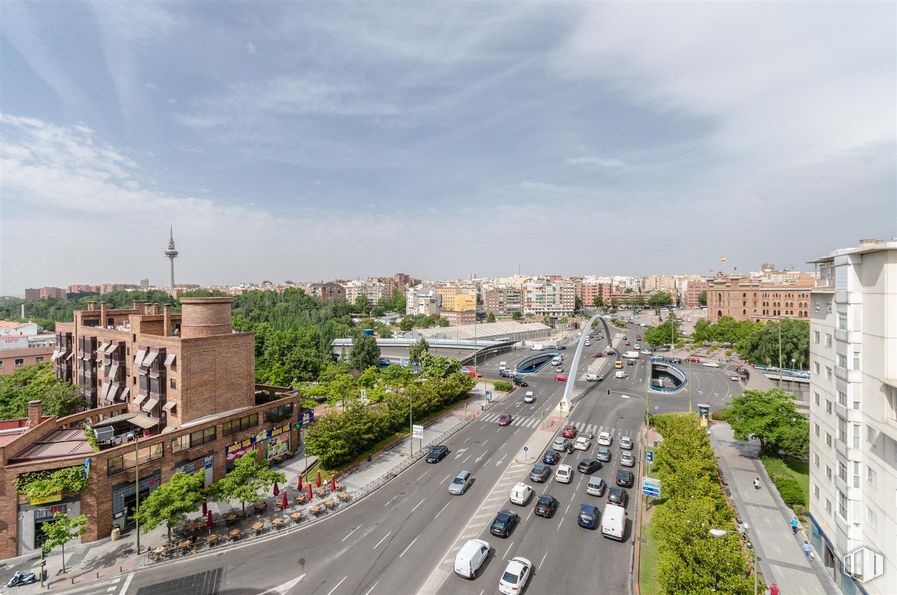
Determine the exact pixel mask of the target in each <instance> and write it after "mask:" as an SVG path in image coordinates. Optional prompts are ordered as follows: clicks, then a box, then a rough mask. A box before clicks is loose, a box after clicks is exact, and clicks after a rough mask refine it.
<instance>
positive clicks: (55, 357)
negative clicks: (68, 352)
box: [50, 349, 62, 362]
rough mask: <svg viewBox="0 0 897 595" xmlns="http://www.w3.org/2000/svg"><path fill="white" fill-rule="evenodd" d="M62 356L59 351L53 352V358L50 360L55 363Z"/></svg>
mask: <svg viewBox="0 0 897 595" xmlns="http://www.w3.org/2000/svg"><path fill="white" fill-rule="evenodd" d="M60 355H62V352H61V351H59V350H58V349H57V350H55V351H54V352H53V355H52V357H50V359H51V360H52V361H54V362H55V361H56V360H58V359H59V356H60Z"/></svg>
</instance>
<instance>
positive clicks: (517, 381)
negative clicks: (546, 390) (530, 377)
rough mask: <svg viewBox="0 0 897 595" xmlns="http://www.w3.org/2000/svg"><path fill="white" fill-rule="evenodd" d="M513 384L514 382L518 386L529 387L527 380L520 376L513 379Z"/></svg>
mask: <svg viewBox="0 0 897 595" xmlns="http://www.w3.org/2000/svg"><path fill="white" fill-rule="evenodd" d="M511 382H513V383H514V384H516V385H517V386H529V384H528V383H527V382H526V380H524V379H523V378H521V377H520V376H514V377H513V378H511Z"/></svg>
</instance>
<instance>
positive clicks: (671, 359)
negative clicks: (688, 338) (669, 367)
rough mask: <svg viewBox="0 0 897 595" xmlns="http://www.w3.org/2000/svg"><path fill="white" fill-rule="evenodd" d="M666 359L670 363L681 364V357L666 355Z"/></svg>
mask: <svg viewBox="0 0 897 595" xmlns="http://www.w3.org/2000/svg"><path fill="white" fill-rule="evenodd" d="M666 360H667V361H668V362H670V363H671V364H681V363H682V358H681V357H668V358H666Z"/></svg>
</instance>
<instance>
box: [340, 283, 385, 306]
mask: <svg viewBox="0 0 897 595" xmlns="http://www.w3.org/2000/svg"><path fill="white" fill-rule="evenodd" d="M343 288H344V289H345V290H346V301H348V302H349V303H355V300H357V299H358V296H360V295H363V296H365V297H366V298H367V300H368V304H376V303H377V302H379V301H380V300H381V299H383V298H384V297H385V296H386V286H385V285H383V283H381V282H380V281H376V280H374V279H353V280H352V281H349V282H348V283H344V284H343Z"/></svg>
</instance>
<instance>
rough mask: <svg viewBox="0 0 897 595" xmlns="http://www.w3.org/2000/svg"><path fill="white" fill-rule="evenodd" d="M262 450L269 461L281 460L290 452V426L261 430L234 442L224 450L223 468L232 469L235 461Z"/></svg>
mask: <svg viewBox="0 0 897 595" xmlns="http://www.w3.org/2000/svg"><path fill="white" fill-rule="evenodd" d="M257 450H263V451H264V453H265V458H266V459H268V460H269V461H270V460H271V459H275V458H278V457H280V458H283V457H284V456H286V455H287V454H288V453H289V452H290V425H289V424H284V425H282V426H279V427H276V428H274V429H271V430H262V431H261V432H259V433H258V434H256V435H255V436H251V437H249V438H246V439H245V440H241V441H240V442H235V443H233V444H231V445H229V446H227V448H225V468H226V469H227V470H228V471H230V470H231V469H233V468H234V465H235V464H236V462H237V459H239V458H240V457H242V456H243V455H245V454H246V453H249V452H256V451H257Z"/></svg>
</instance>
